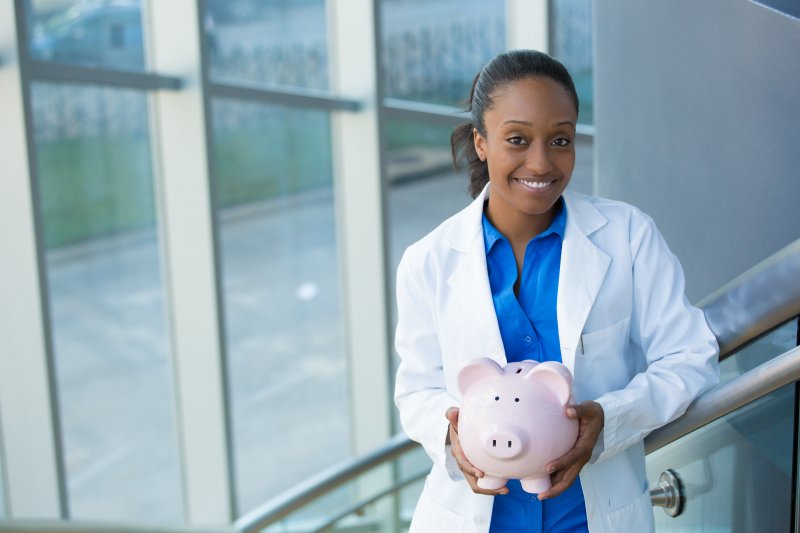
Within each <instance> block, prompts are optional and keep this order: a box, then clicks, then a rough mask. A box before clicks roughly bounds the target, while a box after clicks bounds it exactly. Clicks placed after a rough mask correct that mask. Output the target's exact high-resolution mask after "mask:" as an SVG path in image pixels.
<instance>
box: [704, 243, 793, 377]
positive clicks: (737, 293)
mask: <svg viewBox="0 0 800 533" xmlns="http://www.w3.org/2000/svg"><path fill="white" fill-rule="evenodd" d="M798 280H800V239H797V240H796V241H794V242H793V243H791V244H789V245H788V246H786V247H784V248H783V249H781V250H780V251H778V252H776V253H774V254H773V255H771V256H770V257H768V258H767V259H765V260H764V261H762V262H760V263H759V264H757V265H756V266H754V267H753V268H751V269H749V270H748V271H747V272H745V273H744V274H742V275H740V276H738V277H736V278H735V279H734V280H733V281H731V282H730V283H728V284H726V285H725V286H723V287H722V288H720V289H719V290H717V291H715V292H713V293H712V294H710V295H709V296H707V297H706V298H704V299H703V300H701V301H700V303H699V304H698V307H700V308H702V309H703V312H704V313H705V316H706V321H707V322H708V326H709V327H710V328H711V331H713V332H714V335H715V336H716V337H717V342H718V343H719V351H720V356H719V358H720V361H721V360H723V359H725V358H726V357H728V356H729V355H731V354H732V353H733V352H735V351H736V350H738V349H739V348H740V347H742V346H744V345H745V344H747V343H748V342H750V341H752V340H753V339H755V338H757V337H759V336H761V335H762V334H764V333H766V332H768V331H770V330H771V329H772V328H774V327H776V326H778V325H780V324H782V323H784V322H786V321H787V320H789V319H790V318H792V317H793V316H797V315H800V281H798Z"/></svg>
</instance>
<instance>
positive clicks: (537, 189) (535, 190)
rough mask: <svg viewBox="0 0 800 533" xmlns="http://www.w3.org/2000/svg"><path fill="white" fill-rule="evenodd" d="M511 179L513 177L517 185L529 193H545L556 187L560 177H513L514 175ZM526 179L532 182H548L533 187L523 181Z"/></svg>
mask: <svg viewBox="0 0 800 533" xmlns="http://www.w3.org/2000/svg"><path fill="white" fill-rule="evenodd" d="M511 179H513V180H514V181H515V182H516V183H517V185H519V186H520V187H521V188H522V189H524V190H525V191H526V192H529V193H531V194H547V193H549V192H551V191H552V190H553V189H555V188H556V184H557V183H558V180H559V179H560V178H552V177H542V178H515V177H512V178H511ZM526 181H533V182H542V181H547V182H549V183H547V185H544V186H539V187H533V186H530V185H527V184H526V183H525V182H526Z"/></svg>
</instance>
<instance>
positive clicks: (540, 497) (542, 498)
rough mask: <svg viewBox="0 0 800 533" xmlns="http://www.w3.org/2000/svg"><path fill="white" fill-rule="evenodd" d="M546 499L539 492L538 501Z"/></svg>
mask: <svg viewBox="0 0 800 533" xmlns="http://www.w3.org/2000/svg"><path fill="white" fill-rule="evenodd" d="M546 499H547V496H542V495H541V494H539V501H540V502H543V501H545V500H546Z"/></svg>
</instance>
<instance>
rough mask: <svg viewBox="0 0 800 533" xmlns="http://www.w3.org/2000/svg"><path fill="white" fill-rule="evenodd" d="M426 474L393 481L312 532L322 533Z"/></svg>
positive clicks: (331, 517)
mask: <svg viewBox="0 0 800 533" xmlns="http://www.w3.org/2000/svg"><path fill="white" fill-rule="evenodd" d="M427 475H428V472H427V471H425V472H421V473H418V474H414V475H413V476H410V477H407V478H405V479H403V480H401V481H398V482H397V483H394V484H393V485H392V486H390V487H389V488H387V489H385V490H382V491H380V492H379V493H377V494H375V495H373V496H371V497H369V498H366V499H364V500H361V501H358V502H356V503H354V504H353V505H350V506H349V507H347V508H345V509H343V510H341V511H339V512H338V513H336V514H335V515H333V516H330V517H328V520H326V521H325V523H324V524H322V525H319V526H317V527H316V529H314V531H312V533H322V532H323V531H327V530H328V528H330V527H331V526H333V525H334V524H336V522H338V521H339V520H341V519H343V518H345V517H346V516H349V515H351V514H353V513H357V512H359V511H361V510H362V509H364V507H366V506H367V505H369V504H371V503H375V502H376V501H378V500H380V499H382V498H385V497H386V496H389V495H390V494H394V493H395V492H397V491H398V490H400V489H402V488H405V487H407V486H408V485H411V484H412V483H414V482H415V481H419V480H420V479H422V478H424V477H425V476H427Z"/></svg>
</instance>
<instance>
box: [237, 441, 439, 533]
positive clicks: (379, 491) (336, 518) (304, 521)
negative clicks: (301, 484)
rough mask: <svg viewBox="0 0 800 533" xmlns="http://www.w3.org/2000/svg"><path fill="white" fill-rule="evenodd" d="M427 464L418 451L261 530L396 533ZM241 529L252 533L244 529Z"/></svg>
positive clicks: (416, 494)
mask: <svg viewBox="0 0 800 533" xmlns="http://www.w3.org/2000/svg"><path fill="white" fill-rule="evenodd" d="M430 468H431V463H430V460H429V459H428V456H427V455H426V454H425V452H424V450H423V449H422V448H420V447H414V448H410V449H408V450H406V451H405V453H402V454H401V455H399V456H398V457H396V458H394V459H392V460H390V461H386V462H383V463H381V464H380V465H379V466H378V467H376V468H373V469H370V470H368V471H366V472H364V473H363V474H361V475H359V476H357V477H354V478H353V479H351V480H349V481H348V482H347V483H345V484H343V485H341V486H340V487H338V488H336V489H335V490H333V491H330V492H328V493H326V494H325V495H324V496H323V497H321V498H319V499H317V500H315V501H314V502H313V503H311V504H309V505H305V506H303V507H301V508H299V509H297V510H296V511H294V512H292V513H290V514H288V515H286V516H285V517H284V518H283V519H282V520H280V521H278V522H276V523H273V524H272V525H270V526H269V527H267V528H266V529H264V530H263V531H266V532H270V533H301V532H302V533H310V532H317V531H348V532H360V533H399V532H404V531H407V530H408V525H409V523H410V522H411V516H412V514H413V513H414V507H415V506H416V503H417V499H418V498H419V495H420V493H421V492H422V487H423V485H424V482H425V476H426V475H427V474H428V472H429V471H430ZM239 528H240V529H241V530H242V531H250V530H251V529H249V528H248V527H247V526H245V527H241V525H239ZM256 530H257V528H256V529H252V531H256Z"/></svg>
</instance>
